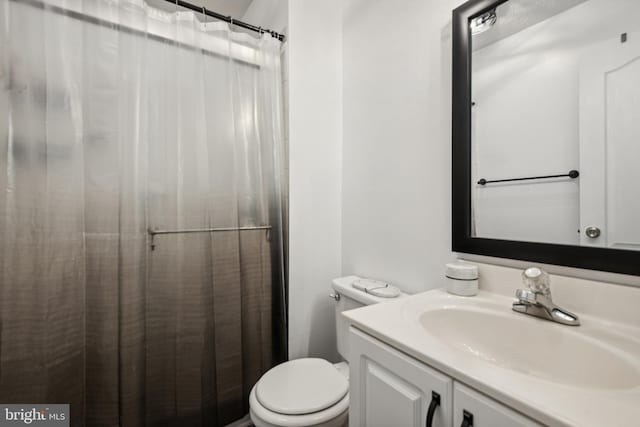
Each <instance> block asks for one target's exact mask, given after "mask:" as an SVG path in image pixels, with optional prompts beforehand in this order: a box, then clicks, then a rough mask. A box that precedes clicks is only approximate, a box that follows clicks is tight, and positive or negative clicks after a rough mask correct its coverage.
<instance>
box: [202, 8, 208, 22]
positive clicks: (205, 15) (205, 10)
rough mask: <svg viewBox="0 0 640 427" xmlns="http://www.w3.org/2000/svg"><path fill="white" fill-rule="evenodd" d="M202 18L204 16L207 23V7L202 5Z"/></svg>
mask: <svg viewBox="0 0 640 427" xmlns="http://www.w3.org/2000/svg"><path fill="white" fill-rule="evenodd" d="M202 18H204V23H205V24H206V23H207V8H206V7H204V6H202Z"/></svg>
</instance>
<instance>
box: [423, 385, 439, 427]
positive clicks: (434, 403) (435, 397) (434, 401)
mask: <svg viewBox="0 0 640 427" xmlns="http://www.w3.org/2000/svg"><path fill="white" fill-rule="evenodd" d="M438 406H440V395H439V394H438V393H436V392H435V391H432V392H431V403H430V404H429V410H428V411H427V423H426V426H427V427H432V426H433V416H434V415H435V413H436V408H437V407H438Z"/></svg>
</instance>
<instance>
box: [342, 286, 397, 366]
mask: <svg viewBox="0 0 640 427" xmlns="http://www.w3.org/2000/svg"><path fill="white" fill-rule="evenodd" d="M356 279H360V277H358V276H346V277H341V278H339V279H333V281H332V288H333V290H334V295H340V297H339V298H337V299H336V302H335V311H336V338H337V346H338V353H340V356H341V357H342V358H343V359H344V360H348V358H349V348H348V345H349V340H348V338H349V322H347V320H346V319H344V318H343V317H342V312H343V311H346V310H352V309H354V308H359V307H364V306H366V305H371V304H377V303H384V302H388V301H395V300H397V299H398V298H404V297H406V296H407V295H406V294H404V293H401V294H400V295H398V296H397V297H396V298H380V297H377V296H374V295H371V294H368V293H365V292H364V291H361V290H359V289H356V288H354V287H353V286H351V284H352V283H353V281H354V280H356Z"/></svg>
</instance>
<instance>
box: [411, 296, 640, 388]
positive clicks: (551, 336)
mask: <svg viewBox="0 0 640 427" xmlns="http://www.w3.org/2000/svg"><path fill="white" fill-rule="evenodd" d="M419 322H420V325H421V327H422V328H424V330H425V331H426V332H427V333H428V334H430V335H431V336H433V337H435V338H436V339H438V340H439V341H440V342H441V343H443V344H444V345H445V346H448V347H450V348H453V349H455V350H457V351H460V352H463V353H466V354H467V355H469V356H470V357H472V358H473V359H477V360H481V361H484V362H487V363H491V364H493V365H497V366H499V367H502V368H505V369H509V370H512V371H516V372H520V373H522V374H526V375H531V376H535V377H538V378H542V379H544V380H548V381H552V382H555V383H559V384H565V385H573V386H577V387H589V388H595V389H629V388H634V387H637V386H639V385H640V370H639V369H638V360H637V355H639V354H640V345H638V343H636V342H633V341H629V340H626V339H624V338H623V337H621V336H618V335H613V334H608V333H607V331H606V330H605V329H594V328H586V327H575V328H574V327H568V326H563V325H559V324H555V323H553V322H549V321H545V320H540V319H536V318H533V317H530V316H525V315H521V314H518V313H514V312H512V311H510V310H508V309H507V310H505V309H504V307H501V310H494V309H490V308H482V307H480V308H479V307H475V306H464V305H460V306H452V307H441V308H436V309H431V310H427V311H424V312H423V313H422V314H421V315H420V316H419ZM634 355H635V356H634Z"/></svg>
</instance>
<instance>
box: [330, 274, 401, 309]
mask: <svg viewBox="0 0 640 427" xmlns="http://www.w3.org/2000/svg"><path fill="white" fill-rule="evenodd" d="M357 280H362V277H360V276H345V277H339V278H337V279H333V281H332V287H333V289H334V290H336V291H337V292H338V293H340V294H342V295H344V296H346V297H349V298H351V299H353V300H355V301H357V302H359V303H361V304H364V305H370V304H377V303H379V302H389V301H395V300H396V299H398V298H404V297H406V296H407V294H405V293H404V292H400V295H398V296H397V297H395V298H381V297H377V296H375V295H371V294H368V293H365V292H364V291H362V290H360V289H356V288H354V287H353V282H355V281H357Z"/></svg>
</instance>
